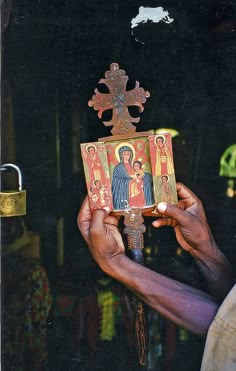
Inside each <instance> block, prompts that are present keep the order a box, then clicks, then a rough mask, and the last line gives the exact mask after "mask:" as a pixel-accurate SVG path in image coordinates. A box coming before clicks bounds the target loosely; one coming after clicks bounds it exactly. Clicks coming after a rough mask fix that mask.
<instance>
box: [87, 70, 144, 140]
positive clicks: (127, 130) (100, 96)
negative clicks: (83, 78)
mask: <svg viewBox="0 0 236 371" xmlns="http://www.w3.org/2000/svg"><path fill="white" fill-rule="evenodd" d="M127 81H128V76H126V75H125V71H124V70H120V69H119V64H118V63H112V64H111V66H110V71H106V73H105V79H100V80H99V83H103V84H105V85H106V86H107V87H108V89H109V91H110V93H108V94H104V93H100V92H99V91H98V89H95V95H93V96H92V99H91V100H90V101H89V102H88V105H89V107H93V108H94V109H95V110H96V111H98V117H99V118H100V119H101V118H102V114H103V112H104V111H106V110H109V109H113V115H112V119H111V120H110V121H103V123H104V124H105V125H106V126H113V129H112V130H111V133H112V134H113V135H119V134H129V135H132V134H133V133H135V131H136V127H135V126H134V125H132V122H135V123H138V122H139V120H140V118H139V117H132V116H131V115H130V113H129V110H128V106H137V107H138V108H139V111H140V112H142V111H143V110H144V107H143V103H145V102H146V100H147V98H148V97H150V93H149V92H148V91H145V90H144V89H143V88H140V87H139V82H138V81H136V85H135V88H134V89H132V90H130V91H126V84H127Z"/></svg>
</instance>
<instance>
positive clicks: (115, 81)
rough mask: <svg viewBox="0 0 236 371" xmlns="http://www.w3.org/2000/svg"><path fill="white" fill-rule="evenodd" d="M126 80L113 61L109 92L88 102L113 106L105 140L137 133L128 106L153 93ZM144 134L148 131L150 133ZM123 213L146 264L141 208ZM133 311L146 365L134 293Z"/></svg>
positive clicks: (134, 250) (136, 256) (135, 250)
mask: <svg viewBox="0 0 236 371" xmlns="http://www.w3.org/2000/svg"><path fill="white" fill-rule="evenodd" d="M127 81H128V76H126V75H125V71H124V70H121V69H119V65H118V64H117V63H112V64H111V66H110V71H106V73H105V79H100V80H99V83H103V84H105V85H106V86H107V87H108V89H109V91H110V93H106V94H104V93H100V92H99V91H98V89H95V95H93V96H92V99H91V100H90V101H89V102H88V105H89V107H93V108H94V110H96V111H98V117H99V118H100V119H101V118H102V114H103V112H104V111H106V110H109V109H112V110H113V114H112V119H111V120H110V121H108V122H107V121H103V123H104V124H105V125H106V126H113V129H112V130H111V133H112V134H113V136H112V137H105V138H102V139H99V140H102V141H104V142H106V141H109V140H114V139H116V140H120V139H122V140H123V141H124V140H125V138H132V137H135V136H138V134H137V133H135V131H136V127H135V126H134V125H132V122H134V123H138V122H139V120H140V118H139V117H132V116H131V115H130V113H129V110H128V107H129V106H137V107H138V108H139V111H140V112H142V111H143V110H144V107H143V103H145V102H146V100H147V98H148V97H150V93H149V92H148V91H145V90H144V89H143V88H140V87H139V83H138V82H137V81H136V85H135V88H134V89H132V90H130V91H126V84H127ZM142 134H143V133H142ZM145 134H146V135H147V133H145ZM139 136H140V133H139ZM113 138H114V139H113ZM122 214H123V215H124V225H125V229H124V233H125V234H127V237H128V248H129V250H130V255H131V258H132V259H133V260H134V261H135V262H136V263H138V264H144V261H143V260H144V259H143V247H144V244H143V233H144V232H145V231H146V227H145V226H144V224H143V221H144V220H143V217H142V214H141V209H138V208H135V209H134V208H129V206H128V204H127V209H125V211H123V212H122ZM132 314H133V324H134V332H135V337H136V342H137V350H138V357H139V362H140V364H141V365H144V364H145V361H146V353H147V336H146V318H145V313H144V304H143V302H142V301H141V300H140V299H139V298H138V297H136V296H133V297H132Z"/></svg>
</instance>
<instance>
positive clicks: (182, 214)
mask: <svg viewBox="0 0 236 371" xmlns="http://www.w3.org/2000/svg"><path fill="white" fill-rule="evenodd" d="M157 209H158V211H159V212H160V213H162V214H163V215H164V216H167V217H170V218H173V219H175V220H176V221H177V222H178V223H179V224H180V225H182V226H186V225H189V223H191V220H192V218H193V216H192V215H191V214H190V213H189V212H187V211H185V210H182V209H180V208H179V207H178V206H175V205H173V204H168V203H166V202H160V203H159V204H158V205H157Z"/></svg>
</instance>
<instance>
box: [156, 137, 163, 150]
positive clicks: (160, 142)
mask: <svg viewBox="0 0 236 371" xmlns="http://www.w3.org/2000/svg"><path fill="white" fill-rule="evenodd" d="M157 145H158V147H160V148H161V147H163V146H164V143H163V140H162V139H161V138H157Z"/></svg>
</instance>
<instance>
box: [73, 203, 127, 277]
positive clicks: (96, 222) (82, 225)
mask: <svg viewBox="0 0 236 371" xmlns="http://www.w3.org/2000/svg"><path fill="white" fill-rule="evenodd" d="M77 224H78V227H79V229H80V232H81V234H82V236H83V237H84V239H85V241H86V243H87V245H88V247H89V249H90V251H91V253H92V255H93V258H94V259H95V261H96V262H97V263H98V265H99V266H100V267H101V268H102V269H103V270H104V271H106V270H107V268H108V267H109V266H110V265H111V263H112V261H114V260H116V259H117V258H119V256H120V255H124V252H125V247H124V244H123V241H122V237H121V234H120V232H119V231H118V228H117V226H118V219H117V218H116V217H115V216H109V215H108V212H107V211H106V210H94V211H93V213H92V214H91V211H90V207H89V201H88V197H86V198H85V200H84V202H83V204H82V206H81V209H80V211H79V214H78V218H77Z"/></svg>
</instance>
